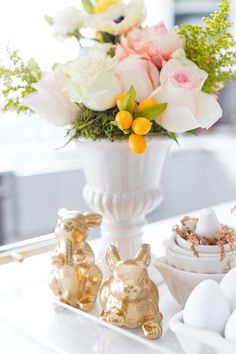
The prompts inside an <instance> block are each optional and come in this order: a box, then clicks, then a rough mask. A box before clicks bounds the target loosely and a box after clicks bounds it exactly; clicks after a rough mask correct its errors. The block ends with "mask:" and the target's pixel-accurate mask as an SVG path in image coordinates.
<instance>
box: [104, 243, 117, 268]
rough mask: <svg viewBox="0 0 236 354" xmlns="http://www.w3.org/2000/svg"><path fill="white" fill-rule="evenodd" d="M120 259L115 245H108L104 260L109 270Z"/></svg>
mask: <svg viewBox="0 0 236 354" xmlns="http://www.w3.org/2000/svg"><path fill="white" fill-rule="evenodd" d="M120 260H121V258H120V254H119V251H118V249H117V248H116V247H115V246H109V247H108V249H107V253H106V261H107V264H108V266H109V269H110V270H111V271H113V270H114V268H115V266H116V263H118V262H119V261H120Z"/></svg>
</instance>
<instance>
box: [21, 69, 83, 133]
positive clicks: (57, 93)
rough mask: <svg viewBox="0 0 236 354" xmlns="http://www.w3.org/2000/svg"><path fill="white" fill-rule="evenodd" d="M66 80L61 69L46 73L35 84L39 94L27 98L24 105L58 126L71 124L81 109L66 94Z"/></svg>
mask: <svg viewBox="0 0 236 354" xmlns="http://www.w3.org/2000/svg"><path fill="white" fill-rule="evenodd" d="M66 80H67V79H66V78H65V76H64V74H63V73H62V71H61V70H60V68H57V69H56V70H52V71H49V72H46V73H44V74H43V77H42V78H41V80H40V81H38V82H37V83H36V84H34V88H35V89H36V90H37V92H36V93H33V94H30V95H28V96H26V97H25V98H24V100H23V103H22V104H23V105H25V106H27V107H29V108H31V109H32V110H33V111H34V112H35V113H37V114H39V115H40V116H41V117H42V118H44V119H46V120H47V121H48V122H50V123H52V124H54V125H56V126H65V125H68V124H71V123H72V122H73V121H74V120H75V119H76V117H77V116H78V114H79V108H78V106H77V105H76V104H75V103H72V102H71V101H70V99H69V97H68V95H67V94H66V93H65V90H64V88H65V83H66Z"/></svg>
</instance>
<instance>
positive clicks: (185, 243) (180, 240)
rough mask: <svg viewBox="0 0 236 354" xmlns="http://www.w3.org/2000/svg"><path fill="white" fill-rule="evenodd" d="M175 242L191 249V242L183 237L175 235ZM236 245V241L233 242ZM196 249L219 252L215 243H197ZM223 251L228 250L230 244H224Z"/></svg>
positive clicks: (205, 251)
mask: <svg viewBox="0 0 236 354" xmlns="http://www.w3.org/2000/svg"><path fill="white" fill-rule="evenodd" d="M176 243H177V244H178V245H179V246H180V247H181V248H184V249H185V250H190V251H191V242H189V241H186V240H185V239H184V238H183V237H181V236H179V235H176ZM235 245H236V243H235ZM196 250H197V252H199V253H215V254H216V253H219V246H217V245H198V246H196ZM224 250H225V252H230V245H229V244H226V245H224Z"/></svg>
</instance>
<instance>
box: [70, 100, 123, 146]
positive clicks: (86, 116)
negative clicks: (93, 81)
mask: <svg viewBox="0 0 236 354" xmlns="http://www.w3.org/2000/svg"><path fill="white" fill-rule="evenodd" d="M80 109H81V110H80V114H79V117H78V119H77V120H75V121H74V123H73V126H72V128H71V129H70V130H69V132H68V136H69V139H73V138H75V139H76V138H79V137H84V138H89V139H92V140H96V139H99V138H106V139H109V140H117V139H125V135H124V133H123V132H122V131H121V130H120V129H119V128H118V127H116V126H114V125H113V124H112V122H113V121H114V119H115V116H116V113H117V112H118V109H117V108H112V109H109V110H107V111H104V112H95V111H92V110H91V109H88V108H86V107H84V106H80Z"/></svg>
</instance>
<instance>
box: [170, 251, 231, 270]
mask: <svg viewBox="0 0 236 354" xmlns="http://www.w3.org/2000/svg"><path fill="white" fill-rule="evenodd" d="M166 259H167V263H168V264H170V265H171V266H174V267H176V268H178V269H182V270H185V271H188V272H194V273H204V274H205V273H207V274H211V273H217V274H219V273H226V272H227V271H228V270H229V268H234V267H235V266H236V255H235V254H234V255H232V254H231V253H229V254H227V255H225V257H224V259H223V260H222V261H221V260H220V257H219V254H218V255H217V256H215V257H196V256H194V255H193V254H191V255H183V254H179V253H177V252H175V251H173V250H172V249H171V247H170V245H169V247H168V246H167V248H166Z"/></svg>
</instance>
